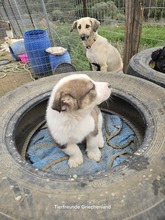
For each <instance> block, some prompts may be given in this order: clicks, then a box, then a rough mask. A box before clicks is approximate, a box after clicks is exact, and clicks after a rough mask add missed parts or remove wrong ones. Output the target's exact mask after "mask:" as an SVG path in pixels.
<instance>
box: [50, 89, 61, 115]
mask: <svg viewBox="0 0 165 220" xmlns="http://www.w3.org/2000/svg"><path fill="white" fill-rule="evenodd" d="M60 99H61V94H60V93H59V92H57V93H56V95H55V97H54V101H53V104H52V109H53V110H55V111H58V112H60V111H61V106H60Z"/></svg>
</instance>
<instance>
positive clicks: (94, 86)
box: [46, 74, 111, 168]
mask: <svg viewBox="0 0 165 220" xmlns="http://www.w3.org/2000/svg"><path fill="white" fill-rule="evenodd" d="M110 94H111V88H110V86H109V84H108V83H106V82H95V81H93V80H92V79H91V78H90V77H88V76H87V75H85V74H72V75H69V76H66V77H64V78H62V79H61V80H60V81H59V82H58V83H57V84H56V85H55V87H54V89H53V91H52V93H51V96H50V99H49V102H48V107H47V111H46V120H47V125H48V129H49V131H50V133H51V135H52V137H53V139H54V141H55V142H56V143H57V144H58V145H59V147H60V148H61V149H62V150H63V151H64V152H65V153H66V154H67V155H69V157H70V158H69V160H68V165H69V167H70V168H72V167H77V166H79V165H80V164H82V163H83V155H82V153H81V151H80V149H79V147H78V145H77V144H78V143H81V142H82V141H83V140H84V139H85V140H86V151H87V156H88V157H89V158H90V159H92V160H96V161H99V160H100V158H101V152H100V150H99V148H102V147H103V146H104V140H103V136H102V115H101V112H100V109H99V108H98V107H97V105H99V104H100V103H102V102H103V101H105V100H107V99H108V98H109V96H110Z"/></svg>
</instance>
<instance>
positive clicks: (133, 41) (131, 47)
mask: <svg viewBox="0 0 165 220" xmlns="http://www.w3.org/2000/svg"><path fill="white" fill-rule="evenodd" d="M142 18H143V10H142V5H141V0H131V1H125V37H124V58H123V63H124V73H126V70H127V66H128V63H129V60H130V59H131V57H132V56H133V55H134V54H135V53H137V52H138V48H139V42H140V36H141V28H142Z"/></svg>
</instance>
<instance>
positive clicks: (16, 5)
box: [14, 0, 26, 30]
mask: <svg viewBox="0 0 165 220" xmlns="http://www.w3.org/2000/svg"><path fill="white" fill-rule="evenodd" d="M14 4H15V7H16V9H17V11H18V14H19V17H20V19H21V22H22V24H23V26H24V29H25V30H26V26H25V24H24V22H23V19H22V16H21V13H20V11H19V8H18V4H17V2H16V0H14Z"/></svg>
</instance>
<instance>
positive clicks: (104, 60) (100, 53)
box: [71, 17, 123, 72]
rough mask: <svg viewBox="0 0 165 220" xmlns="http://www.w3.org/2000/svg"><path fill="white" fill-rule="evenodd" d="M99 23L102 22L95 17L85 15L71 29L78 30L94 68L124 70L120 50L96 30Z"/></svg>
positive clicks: (114, 70)
mask: <svg viewBox="0 0 165 220" xmlns="http://www.w3.org/2000/svg"><path fill="white" fill-rule="evenodd" d="M99 25H100V22H99V21H98V20H96V19H95V18H90V17H85V18H81V19H79V20H76V21H74V22H73V25H72V29H71V31H73V29H77V30H78V32H79V35H80V38H81V40H82V41H83V44H84V46H85V48H86V56H87V58H88V60H89V62H90V63H91V65H92V70H100V71H104V72H107V71H113V72H123V62H122V58H121V56H120V54H119V52H118V50H117V49H116V48H115V47H113V46H112V45H111V44H110V43H109V42H108V40H107V39H106V38H104V37H102V36H100V35H99V34H98V33H97V32H96V31H97V29H98V27H99Z"/></svg>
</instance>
